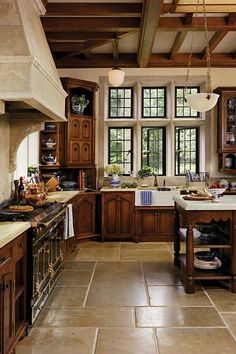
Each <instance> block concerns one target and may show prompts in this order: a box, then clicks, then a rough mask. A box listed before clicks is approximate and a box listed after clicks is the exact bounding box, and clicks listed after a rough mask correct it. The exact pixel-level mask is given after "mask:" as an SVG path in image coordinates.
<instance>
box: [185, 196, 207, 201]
mask: <svg viewBox="0 0 236 354" xmlns="http://www.w3.org/2000/svg"><path fill="white" fill-rule="evenodd" d="M183 199H185V200H194V201H196V200H199V201H202V200H212V196H211V195H209V196H206V197H204V196H197V195H185V196H183Z"/></svg>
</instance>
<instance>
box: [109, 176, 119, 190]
mask: <svg viewBox="0 0 236 354" xmlns="http://www.w3.org/2000/svg"><path fill="white" fill-rule="evenodd" d="M110 185H111V187H112V188H118V187H120V177H119V176H118V175H114V174H113V175H112V177H111V180H110Z"/></svg>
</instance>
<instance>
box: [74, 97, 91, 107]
mask: <svg viewBox="0 0 236 354" xmlns="http://www.w3.org/2000/svg"><path fill="white" fill-rule="evenodd" d="M71 104H72V106H80V107H81V108H82V109H83V110H84V109H85V108H86V107H87V106H88V104H89V100H88V99H87V98H86V96H85V95H81V96H78V95H73V96H72V97H71Z"/></svg>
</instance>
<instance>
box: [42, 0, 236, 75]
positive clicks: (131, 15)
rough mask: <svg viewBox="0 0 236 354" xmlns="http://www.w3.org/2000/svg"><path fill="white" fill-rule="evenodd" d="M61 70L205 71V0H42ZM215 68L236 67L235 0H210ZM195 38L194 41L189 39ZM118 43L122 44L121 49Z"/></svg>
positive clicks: (47, 30) (46, 26)
mask: <svg viewBox="0 0 236 354" xmlns="http://www.w3.org/2000/svg"><path fill="white" fill-rule="evenodd" d="M44 2H45V4H46V9H47V12H46V14H45V15H44V16H43V17H42V18H41V20H42V24H43V28H44V30H45V34H46V37H47V40H48V43H49V46H50V49H51V52H52V55H53V57H54V60H55V63H56V66H57V67H58V68H103V67H113V66H120V67H123V68H137V67H141V68H145V67H149V68H151V67H185V66H187V64H188V59H189V51H190V47H191V42H193V45H192V53H193V54H192V59H191V66H192V67H204V66H206V48H205V47H206V41H205V39H204V38H205V37H204V16H203V6H202V3H203V0H199V3H200V6H199V11H198V14H197V16H196V4H197V0H136V1H135V0H127V1H125V0H123V1H122V0H117V1H108V0H106V1H105V0H103V1H99V0H94V1H90V0H89V1H83V2H82V1H79V0H77V1H73V2H72V1H71V2H68V1H66V0H64V1H63V0H58V1H56V0H48V1H46V0H44ZM206 13H207V24H208V31H209V48H210V53H211V66H212V67H236V0H206ZM192 38H193V41H192V40H191V39H192ZM117 43H118V45H117Z"/></svg>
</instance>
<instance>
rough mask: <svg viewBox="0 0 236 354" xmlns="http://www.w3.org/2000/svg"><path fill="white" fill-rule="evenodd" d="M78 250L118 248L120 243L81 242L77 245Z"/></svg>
mask: <svg viewBox="0 0 236 354" xmlns="http://www.w3.org/2000/svg"><path fill="white" fill-rule="evenodd" d="M78 248H79V249H83V248H97V249H98V248H120V242H107V241H106V242H97V241H89V242H83V243H80V244H79V245H78Z"/></svg>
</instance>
